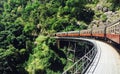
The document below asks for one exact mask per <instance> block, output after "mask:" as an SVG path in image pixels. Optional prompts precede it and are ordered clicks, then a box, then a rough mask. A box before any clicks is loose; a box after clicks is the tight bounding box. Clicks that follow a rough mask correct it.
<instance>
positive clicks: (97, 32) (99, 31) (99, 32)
mask: <svg viewBox="0 0 120 74" xmlns="http://www.w3.org/2000/svg"><path fill="white" fill-rule="evenodd" d="M92 36H94V37H100V38H104V37H105V26H100V27H98V28H97V27H96V28H93V30H92Z"/></svg>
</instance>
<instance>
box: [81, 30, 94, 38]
mask: <svg viewBox="0 0 120 74" xmlns="http://www.w3.org/2000/svg"><path fill="white" fill-rule="evenodd" d="M80 36H82V37H90V36H92V33H91V29H88V30H81V31H80Z"/></svg>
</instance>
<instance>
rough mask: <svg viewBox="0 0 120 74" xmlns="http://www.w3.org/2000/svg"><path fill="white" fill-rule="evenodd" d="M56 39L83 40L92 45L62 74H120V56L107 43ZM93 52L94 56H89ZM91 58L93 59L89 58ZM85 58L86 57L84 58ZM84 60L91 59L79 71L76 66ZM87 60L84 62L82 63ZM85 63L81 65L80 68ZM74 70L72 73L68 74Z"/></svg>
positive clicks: (89, 40)
mask: <svg viewBox="0 0 120 74" xmlns="http://www.w3.org/2000/svg"><path fill="white" fill-rule="evenodd" d="M57 39H66V40H70V39H72V40H85V41H88V42H91V43H93V44H94V47H93V48H92V49H91V50H90V51H89V52H88V53H86V54H85V55H84V56H83V57H82V58H81V59H79V60H78V61H77V62H75V63H74V64H73V65H72V66H71V67H69V68H68V69H67V70H65V71H64V72H63V73H62V74H120V70H119V69H120V55H119V54H118V52H117V51H116V49H115V48H113V47H112V46H110V45H108V44H107V43H104V42H101V41H97V40H93V39H85V38H74V37H72V38H71V37H70V38H69V37H57ZM93 52H94V55H93V54H91V53H93ZM90 55H91V56H92V57H93V58H91V57H89V56H90ZM86 56H87V57H86ZM84 59H89V60H90V59H91V61H90V62H89V63H87V66H85V67H84V68H82V70H81V69H80V66H79V67H78V66H77V65H78V64H79V63H80V62H81V61H83V60H84ZM86 61H87V62H88V60H84V62H86ZM84 65H85V63H83V64H82V67H83V66H84ZM73 68H74V72H69V71H71V69H73ZM78 68H79V69H78Z"/></svg>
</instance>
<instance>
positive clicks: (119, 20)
mask: <svg viewBox="0 0 120 74" xmlns="http://www.w3.org/2000/svg"><path fill="white" fill-rule="evenodd" d="M118 22H120V18H119V19H117V20H115V21H114V22H112V23H111V24H109V25H107V27H109V26H112V25H113V24H115V23H118Z"/></svg>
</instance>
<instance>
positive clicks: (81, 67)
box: [62, 38, 98, 74]
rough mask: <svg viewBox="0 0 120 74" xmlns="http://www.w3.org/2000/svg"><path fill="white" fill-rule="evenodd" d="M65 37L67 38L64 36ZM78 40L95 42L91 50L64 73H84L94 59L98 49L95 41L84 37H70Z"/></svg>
mask: <svg viewBox="0 0 120 74" xmlns="http://www.w3.org/2000/svg"><path fill="white" fill-rule="evenodd" d="M63 39H65V38H63ZM66 39H68V38H66ZM69 39H72V40H73V39H74V40H75V41H76V40H85V41H88V42H90V43H92V44H93V47H92V49H91V50H89V51H88V52H87V53H86V54H85V55H84V56H83V57H82V58H80V59H79V60H78V61H76V62H75V63H74V64H73V65H72V66H70V67H69V68H68V69H67V70H65V71H64V72H63V73H62V74H84V73H85V72H86V70H87V69H88V68H89V66H90V64H91V63H92V61H93V60H94V58H95V56H96V54H97V52H98V50H97V46H96V44H95V42H92V41H89V40H88V39H84V38H69Z"/></svg>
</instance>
